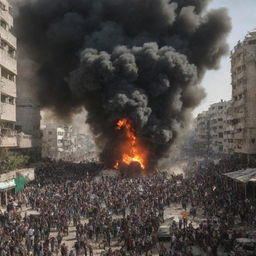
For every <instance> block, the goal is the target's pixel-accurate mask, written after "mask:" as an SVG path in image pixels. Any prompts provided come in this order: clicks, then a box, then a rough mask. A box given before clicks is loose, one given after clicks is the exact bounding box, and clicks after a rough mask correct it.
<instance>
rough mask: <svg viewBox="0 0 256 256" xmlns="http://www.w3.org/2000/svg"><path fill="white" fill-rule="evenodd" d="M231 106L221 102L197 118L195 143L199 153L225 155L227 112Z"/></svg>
mask: <svg viewBox="0 0 256 256" xmlns="http://www.w3.org/2000/svg"><path fill="white" fill-rule="evenodd" d="M229 104H230V103H229V102H227V101H223V100H221V101H220V102H218V103H214V104H212V105H211V106H210V107H209V109H208V110H207V111H204V112H202V113H201V114H199V115H198V116H197V118H196V120H195V139H194V143H195V148H196V150H197V151H198V153H201V154H208V155H211V154H216V155H217V154H223V153H224V148H225V146H224V144H225V143H224V131H225V124H226V111H227V108H228V106H229Z"/></svg>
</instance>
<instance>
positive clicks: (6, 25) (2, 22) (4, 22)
mask: <svg viewBox="0 0 256 256" xmlns="http://www.w3.org/2000/svg"><path fill="white" fill-rule="evenodd" d="M0 26H1V27H2V28H4V29H5V30H7V28H8V23H7V22H6V21H5V20H3V19H1V20H0Z"/></svg>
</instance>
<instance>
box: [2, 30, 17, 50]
mask: <svg viewBox="0 0 256 256" xmlns="http://www.w3.org/2000/svg"><path fill="white" fill-rule="evenodd" d="M0 36H1V38H3V39H4V40H5V41H7V42H8V43H9V44H10V45H11V46H12V47H14V48H15V49H16V48H17V39H16V37H15V36H14V35H13V34H12V33H11V32H10V31H7V30H5V29H4V28H3V27H1V26H0Z"/></svg>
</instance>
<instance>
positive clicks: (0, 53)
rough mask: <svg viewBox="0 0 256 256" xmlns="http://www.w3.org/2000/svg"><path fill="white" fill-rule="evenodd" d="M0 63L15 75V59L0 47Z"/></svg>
mask: <svg viewBox="0 0 256 256" xmlns="http://www.w3.org/2000/svg"><path fill="white" fill-rule="evenodd" d="M0 64H1V65H2V66H3V67H4V68H6V69H8V70H9V71H11V72H12V73H14V74H15V75H17V60H16V59H14V58H12V57H10V55H9V54H8V53H7V52H6V51H5V50H3V49H1V48H0Z"/></svg>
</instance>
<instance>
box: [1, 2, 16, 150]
mask: <svg viewBox="0 0 256 256" xmlns="http://www.w3.org/2000/svg"><path fill="white" fill-rule="evenodd" d="M12 27H13V17H12V7H11V6H10V4H9V3H8V1H6V0H0V98H1V101H0V148H12V147H17V137H16V132H15V121H16V77H17V61H16V48H17V41H16V38H15V37H14V36H13V34H12V32H11V31H12Z"/></svg>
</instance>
